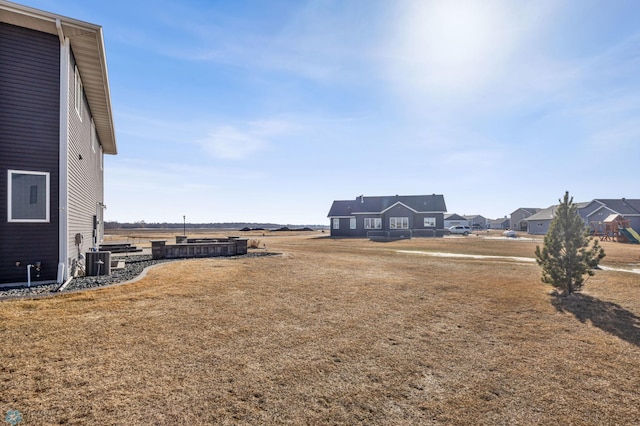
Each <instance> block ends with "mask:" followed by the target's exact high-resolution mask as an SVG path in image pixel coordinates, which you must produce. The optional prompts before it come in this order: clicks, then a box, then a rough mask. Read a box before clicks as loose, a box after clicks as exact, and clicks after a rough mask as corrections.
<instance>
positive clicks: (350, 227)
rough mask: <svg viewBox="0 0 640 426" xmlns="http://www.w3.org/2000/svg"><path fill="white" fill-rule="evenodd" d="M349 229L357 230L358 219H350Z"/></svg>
mask: <svg viewBox="0 0 640 426" xmlns="http://www.w3.org/2000/svg"><path fill="white" fill-rule="evenodd" d="M349 229H356V218H355V217H351V218H349Z"/></svg>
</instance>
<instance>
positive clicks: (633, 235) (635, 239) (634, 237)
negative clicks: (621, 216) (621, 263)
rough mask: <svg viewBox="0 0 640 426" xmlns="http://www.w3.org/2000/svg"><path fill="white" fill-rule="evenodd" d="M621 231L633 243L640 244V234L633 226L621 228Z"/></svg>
mask: <svg viewBox="0 0 640 426" xmlns="http://www.w3.org/2000/svg"><path fill="white" fill-rule="evenodd" d="M620 232H622V235H624V236H625V237H626V238H627V240H629V241H631V242H632V243H633V244H640V235H638V233H637V232H636V231H635V230H634V229H633V228H620Z"/></svg>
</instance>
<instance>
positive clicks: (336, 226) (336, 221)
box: [333, 218, 340, 229]
mask: <svg viewBox="0 0 640 426" xmlns="http://www.w3.org/2000/svg"><path fill="white" fill-rule="evenodd" d="M333 229H340V219H338V218H335V219H333Z"/></svg>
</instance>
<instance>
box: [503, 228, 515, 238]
mask: <svg viewBox="0 0 640 426" xmlns="http://www.w3.org/2000/svg"><path fill="white" fill-rule="evenodd" d="M502 235H504V236H505V237H507V238H517V237H518V236H517V235H516V231H514V230H513V229H507V230H506V231H504V232H503V233H502Z"/></svg>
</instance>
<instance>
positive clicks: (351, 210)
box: [327, 194, 447, 238]
mask: <svg viewBox="0 0 640 426" xmlns="http://www.w3.org/2000/svg"><path fill="white" fill-rule="evenodd" d="M446 211H447V207H446V205H445V202H444V196H442V195H436V194H433V195H393V196H382V197H368V196H367V197H365V196H364V195H361V196H359V197H356V198H355V199H354V200H337V201H334V202H333V204H332V205H331V209H330V210H329V214H328V215H327V216H328V217H329V220H330V221H331V236H332V237H369V238H372V237H379V238H411V237H430V236H442V235H443V232H444V214H445V213H446Z"/></svg>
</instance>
